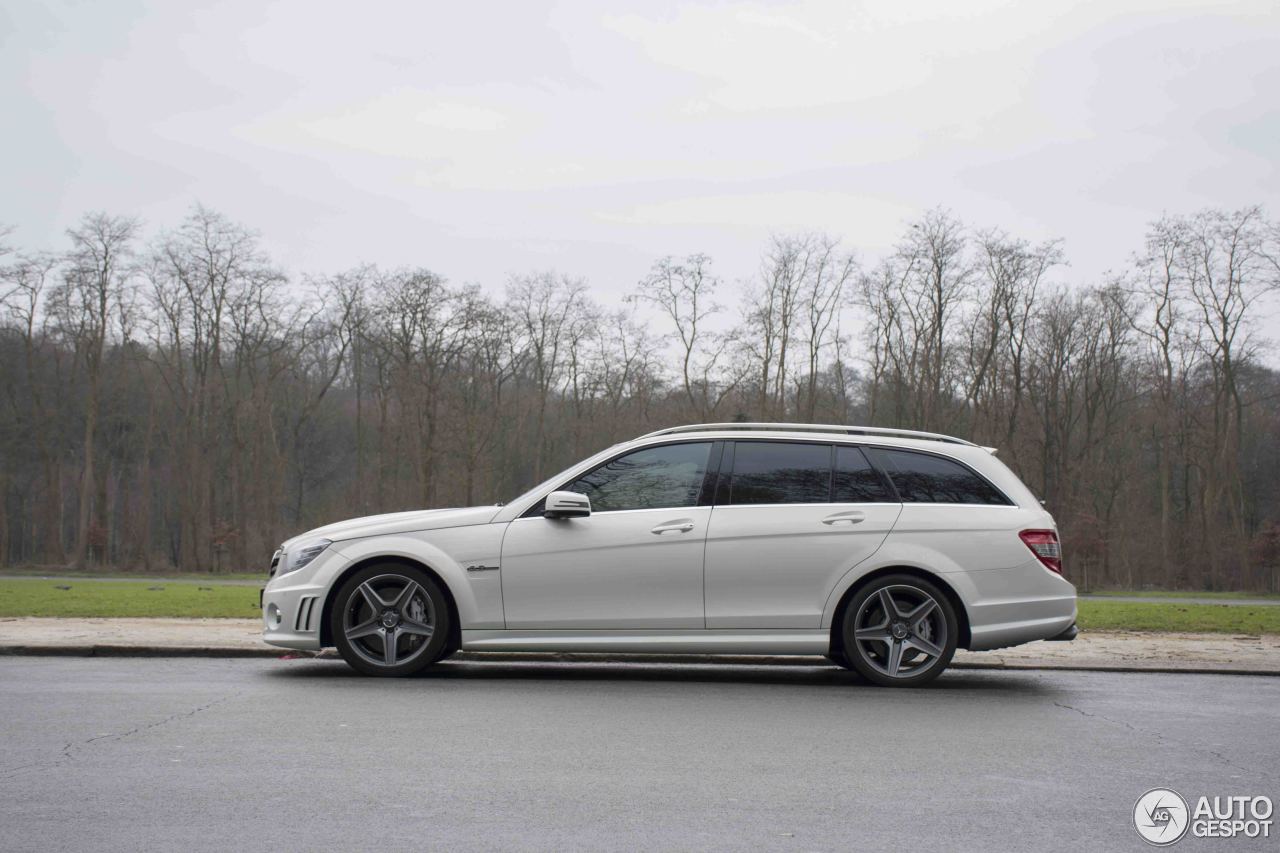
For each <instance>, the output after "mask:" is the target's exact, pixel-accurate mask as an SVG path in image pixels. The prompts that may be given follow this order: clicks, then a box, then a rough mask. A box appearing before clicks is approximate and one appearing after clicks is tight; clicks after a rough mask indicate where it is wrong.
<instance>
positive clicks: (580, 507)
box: [262, 423, 1076, 686]
mask: <svg viewBox="0 0 1280 853" xmlns="http://www.w3.org/2000/svg"><path fill="white" fill-rule="evenodd" d="M1061 556H1062V555H1061V550H1060V546H1059V544H1058V534H1057V528H1056V526H1055V524H1054V521H1053V518H1052V516H1050V515H1049V513H1047V512H1046V511H1045V510H1044V508H1043V507H1042V506H1041V504H1040V502H1039V501H1038V500H1037V499H1036V498H1035V496H1034V495H1033V494H1032V493H1031V491H1030V490H1028V489H1027V487H1026V486H1025V485H1023V484H1022V482H1021V481H1020V480H1019V479H1018V478H1017V477H1016V476H1015V475H1014V474H1013V472H1012V471H1010V470H1009V469H1008V468H1007V467H1005V465H1004V464H1002V463H1001V462H1000V461H999V460H998V459H997V458H996V456H995V452H994V451H993V450H991V449H989V448H983V447H979V446H977V445H974V444H970V443H969V442H966V441H962V440H960V439H958V438H952V437H950V436H944V435H936V434H932V433H921V432H911V431H906V430H890V429H878V428H870V427H849V426H823V425H811V424H739V423H726V424H699V425H691V426H682V427H676V428H673V429H665V430H661V431H659V432H654V433H650V434H648V435H645V436H641V437H640V438H637V439H635V440H633V441H629V442H626V443H624V444H619V445H615V446H614V447H611V448H609V449H608V450H605V451H603V452H601V453H598V454H596V455H595V456H592V457H591V458H590V459H587V460H585V461H583V462H581V463H579V464H577V465H575V466H573V467H572V468H570V469H568V470H567V471H564V472H563V473H561V474H557V475H556V476H555V477H552V478H551V479H550V480H547V481H546V482H545V483H542V484H541V485H539V486H537V487H536V488H534V489H532V490H530V491H529V492H526V493H525V494H523V495H521V496H520V497H518V498H516V499H515V500H513V501H511V502H510V503H508V504H506V505H500V506H483V507H471V508H467V509H441V510H425V511H417V512H400V513H393V514H390V515H376V516H371V517H368V518H358V519H354V520H351V521H344V522H339V523H337V524H331V525H328V526H326V527H320V528H317V529H315V530H312V531H309V532H308V533H304V534H303V535H301V536H298V537H295V538H293V539H290V540H289V541H287V542H285V543H284V544H283V545H282V546H281V547H280V549H279V550H278V551H277V552H276V553H275V555H274V557H273V558H272V561H271V578H270V580H269V581H268V583H267V586H266V588H265V589H264V591H263V596H262V605H263V609H262V615H263V620H264V623H265V631H264V638H265V640H266V641H267V642H268V643H271V644H272V645H276V646H283V647H285V648H290V649H321V648H325V647H329V646H336V647H337V649H338V651H339V652H340V653H341V655H342V657H343V658H344V659H345V660H346V661H347V662H348V663H349V664H350V665H351V666H352V667H354V668H355V669H357V670H359V671H360V672H363V673H367V674H369V675H384V676H390V675H409V674H411V673H414V672H417V671H419V670H421V669H423V668H424V667H427V666H429V665H431V664H432V663H435V662H436V661H438V660H440V659H442V658H444V657H446V656H448V655H450V654H453V653H454V652H455V651H457V650H459V649H465V650H469V651H470V650H474V651H496V652H510V651H525V652H527V651H573V652H609V653H614V654H618V653H627V652H632V653H638V652H642V653H663V654H681V653H684V654H768V655H825V656H827V657H828V658H830V659H831V660H832V661H834V662H835V663H837V664H839V665H841V666H845V667H849V668H852V669H854V670H856V671H857V672H858V673H860V674H861V675H862V676H864V677H865V678H867V679H869V680H870V681H872V682H875V683H877V684H882V685H895V686H896V685H903V686H909V685H919V684H923V683H925V682H927V681H930V680H932V679H933V678H935V677H936V676H937V675H938V674H939V673H940V672H942V670H943V669H944V668H946V666H947V664H948V663H950V661H951V657H952V655H953V654H954V653H955V650H956V649H957V648H965V649H972V650H985V649H995V648H1000V647H1003V646H1011V645H1015V644H1018V643H1026V642H1029V641H1032V640H1046V639H1048V640H1070V639H1073V638H1074V637H1075V635H1076V627H1075V620H1076V591H1075V587H1073V586H1072V585H1071V584H1070V583H1068V582H1067V581H1066V580H1065V579H1064V578H1063V577H1062V562H1061Z"/></svg>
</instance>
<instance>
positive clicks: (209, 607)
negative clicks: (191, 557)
mask: <svg viewBox="0 0 1280 853" xmlns="http://www.w3.org/2000/svg"><path fill="white" fill-rule="evenodd" d="M59 586H69V587H70V589H65V590H64V589H58V587H59ZM258 612H259V611H258V590H257V589H255V588H254V587H251V586H232V585H229V584H223V585H217V584H215V583H205V584H199V583H169V582H160V581H157V582H156V583H154V584H148V583H138V582H136V581H132V582H131V581H121V582H119V583H115V582H112V581H85V582H83V583H77V582H76V581H75V580H74V579H73V580H58V581H54V580H47V581H43V580H42V581H33V580H12V579H0V616H61V617H77V616H81V617H90V616H152V617H166V616H167V617H205V618H242V619H252V618H254V617H256V616H257V615H258Z"/></svg>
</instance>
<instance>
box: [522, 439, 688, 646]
mask: <svg viewBox="0 0 1280 853" xmlns="http://www.w3.org/2000/svg"><path fill="white" fill-rule="evenodd" d="M711 448H712V442H708V441H701V442H682V443H674V444H665V445H660V446H657V447H646V448H644V449H641V450H636V451H633V452H631V453H628V454H625V455H623V456H620V457H618V458H616V459H613V460H610V461H609V462H606V463H605V464H604V465H601V466H600V467H598V468H596V469H595V470H593V471H591V472H590V473H588V474H586V475H584V476H582V477H580V478H579V479H578V480H576V481H574V482H573V483H566V484H563V485H562V486H560V488H562V489H566V490H568V491H573V492H581V493H583V494H585V495H586V496H587V497H589V498H590V499H591V510H592V511H591V515H590V516H587V517H585V518H568V519H549V518H544V517H543V516H542V515H541V510H540V507H535V509H534V511H532V512H531V513H530V514H529V515H528V516H527V517H523V518H519V519H516V520H515V521H513V522H512V523H511V524H510V525H508V527H507V531H506V534H505V536H504V537H503V540H502V600H503V607H504V610H505V613H506V623H507V627H508V628H524V629H569V630H572V629H584V630H586V629H610V630H627V629H635V630H644V629H650V630H663V629H700V628H702V627H703V594H702V591H703V578H702V556H703V554H702V552H703V547H704V545H705V542H706V536H707V522H708V520H709V519H710V516H711V507H710V506H708V505H706V503H709V496H705V497H704V493H703V487H704V481H705V480H706V479H707V468H708V462H709V459H710V455H711ZM700 504H703V505H700Z"/></svg>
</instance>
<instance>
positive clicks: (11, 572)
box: [0, 566, 267, 583]
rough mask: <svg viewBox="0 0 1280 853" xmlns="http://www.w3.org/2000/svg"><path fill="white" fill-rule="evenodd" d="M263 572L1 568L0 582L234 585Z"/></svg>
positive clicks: (35, 567)
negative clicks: (10, 579)
mask: <svg viewBox="0 0 1280 853" xmlns="http://www.w3.org/2000/svg"><path fill="white" fill-rule="evenodd" d="M266 576H267V573H266V570H265V569H263V570H262V571H260V572H180V571H177V570H176V569H174V570H170V571H164V570H159V571H155V572H144V571H129V570H127V569H110V570H108V569H89V570H86V571H82V572H78V571H76V570H75V569H67V568H64V567H62V566H4V567H3V568H0V578H7V577H19V578H46V577H47V578H96V579H97V580H111V579H113V578H121V579H123V578H133V579H136V580H186V581H212V582H213V583H217V582H218V581H236V580H263V579H264V578H265V577H266Z"/></svg>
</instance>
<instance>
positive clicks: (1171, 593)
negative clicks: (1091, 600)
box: [1089, 589, 1280, 598]
mask: <svg viewBox="0 0 1280 853" xmlns="http://www.w3.org/2000/svg"><path fill="white" fill-rule="evenodd" d="M1089 595H1099V596H1105V595H1127V596H1136V597H1138V598H1280V593H1275V592H1189V591H1187V590H1166V589H1097V590H1091V591H1090V592H1089Z"/></svg>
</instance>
